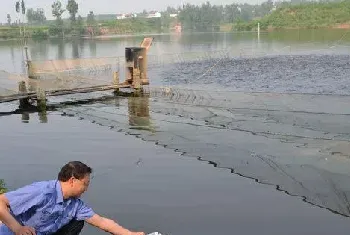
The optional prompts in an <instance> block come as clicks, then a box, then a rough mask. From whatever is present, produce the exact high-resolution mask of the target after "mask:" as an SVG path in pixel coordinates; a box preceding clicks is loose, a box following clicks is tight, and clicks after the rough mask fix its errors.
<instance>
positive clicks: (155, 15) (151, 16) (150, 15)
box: [147, 11, 162, 18]
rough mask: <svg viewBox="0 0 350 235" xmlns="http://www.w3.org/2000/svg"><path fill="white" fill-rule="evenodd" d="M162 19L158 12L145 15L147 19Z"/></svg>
mask: <svg viewBox="0 0 350 235" xmlns="http://www.w3.org/2000/svg"><path fill="white" fill-rule="evenodd" d="M160 17H162V14H160V12H158V11H151V12H149V13H148V14H147V18H160Z"/></svg>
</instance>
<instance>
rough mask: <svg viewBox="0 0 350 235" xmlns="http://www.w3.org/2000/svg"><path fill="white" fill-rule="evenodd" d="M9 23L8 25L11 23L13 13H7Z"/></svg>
mask: <svg viewBox="0 0 350 235" xmlns="http://www.w3.org/2000/svg"><path fill="white" fill-rule="evenodd" d="M7 23H8V25H11V15H10V14H7Z"/></svg>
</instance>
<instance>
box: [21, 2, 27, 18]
mask: <svg viewBox="0 0 350 235" xmlns="http://www.w3.org/2000/svg"><path fill="white" fill-rule="evenodd" d="M21 8H22V15H25V14H26V6H25V4H24V0H22V3H21Z"/></svg>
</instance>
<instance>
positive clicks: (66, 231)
mask: <svg viewBox="0 0 350 235" xmlns="http://www.w3.org/2000/svg"><path fill="white" fill-rule="evenodd" d="M83 227H84V220H81V221H80V220H72V221H71V222H69V223H68V224H66V225H65V226H63V227H62V228H60V229H59V230H58V231H57V232H56V233H54V234H53V235H78V234H79V233H80V232H81V230H82V229H83Z"/></svg>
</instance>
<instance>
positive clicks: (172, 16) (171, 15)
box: [169, 14, 177, 18]
mask: <svg viewBox="0 0 350 235" xmlns="http://www.w3.org/2000/svg"><path fill="white" fill-rule="evenodd" d="M169 16H170V18H176V17H177V14H170V15H169Z"/></svg>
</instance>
